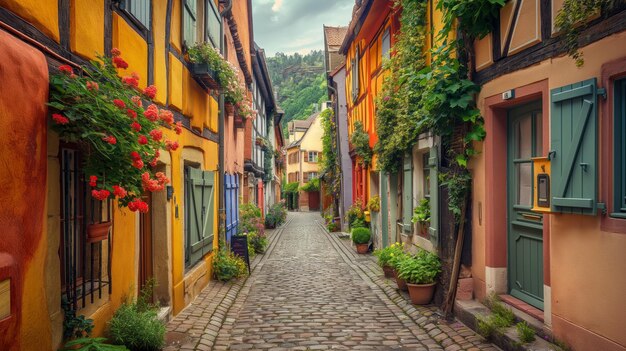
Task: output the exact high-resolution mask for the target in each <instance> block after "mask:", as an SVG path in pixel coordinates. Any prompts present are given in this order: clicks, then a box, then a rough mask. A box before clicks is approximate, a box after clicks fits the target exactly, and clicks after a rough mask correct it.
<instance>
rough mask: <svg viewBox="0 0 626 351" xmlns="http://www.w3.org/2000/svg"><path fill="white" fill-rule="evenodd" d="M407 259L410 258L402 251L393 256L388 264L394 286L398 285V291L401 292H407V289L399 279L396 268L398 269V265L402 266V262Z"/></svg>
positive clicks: (404, 283)
mask: <svg viewBox="0 0 626 351" xmlns="http://www.w3.org/2000/svg"><path fill="white" fill-rule="evenodd" d="M407 259H411V256H410V255H409V254H407V253H405V252H404V251H403V252H402V253H400V254H399V255H394V256H393V257H392V258H391V259H390V260H389V264H390V265H391V267H392V268H393V276H394V278H395V279H396V284H397V285H398V289H400V290H402V291H407V290H408V289H409V288H408V287H407V285H406V281H405V280H404V279H402V278H400V276H399V275H398V268H399V267H400V264H402V262H403V261H404V260H407Z"/></svg>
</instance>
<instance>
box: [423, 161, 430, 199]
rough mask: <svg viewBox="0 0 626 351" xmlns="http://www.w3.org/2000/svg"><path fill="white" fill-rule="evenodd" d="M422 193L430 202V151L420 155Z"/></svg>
mask: <svg viewBox="0 0 626 351" xmlns="http://www.w3.org/2000/svg"><path fill="white" fill-rule="evenodd" d="M421 157H422V193H423V196H424V198H425V199H429V200H430V164H429V159H430V149H428V150H426V151H425V152H424V153H423V154H422V155H421Z"/></svg>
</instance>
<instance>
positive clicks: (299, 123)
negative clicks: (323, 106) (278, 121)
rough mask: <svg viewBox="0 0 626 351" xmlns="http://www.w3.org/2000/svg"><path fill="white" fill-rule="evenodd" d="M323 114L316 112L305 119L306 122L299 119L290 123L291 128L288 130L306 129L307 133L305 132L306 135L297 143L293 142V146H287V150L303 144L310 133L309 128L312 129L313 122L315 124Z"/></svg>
mask: <svg viewBox="0 0 626 351" xmlns="http://www.w3.org/2000/svg"><path fill="white" fill-rule="evenodd" d="M320 113H321V112H315V113H314V114H312V115H310V116H309V118H307V119H305V120H301V119H297V120H294V121H291V122H289V126H288V130H289V131H291V130H292V127H293V128H302V129H306V131H305V132H304V134H303V135H302V137H301V138H300V139H298V140H296V141H293V142H291V144H289V145H287V149H290V148H292V147H295V146H298V145H300V144H301V143H302V140H304V137H305V136H306V134H307V132H308V131H309V127H311V124H313V122H315V119H316V118H317V117H318V116H319V115H320Z"/></svg>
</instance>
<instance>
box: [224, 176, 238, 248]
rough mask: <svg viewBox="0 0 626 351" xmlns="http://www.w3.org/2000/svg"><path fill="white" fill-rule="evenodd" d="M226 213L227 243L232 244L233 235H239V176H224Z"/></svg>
mask: <svg viewBox="0 0 626 351" xmlns="http://www.w3.org/2000/svg"><path fill="white" fill-rule="evenodd" d="M224 187H225V194H224V199H225V204H224V210H225V213H226V241H228V242H230V239H231V237H232V236H233V235H236V234H237V227H238V225H239V176H237V174H233V175H230V174H226V175H224Z"/></svg>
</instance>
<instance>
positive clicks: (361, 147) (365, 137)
mask: <svg viewBox="0 0 626 351" xmlns="http://www.w3.org/2000/svg"><path fill="white" fill-rule="evenodd" d="M350 142H351V143H352V146H353V147H354V152H356V154H357V156H359V158H360V160H359V162H360V163H361V164H362V165H363V166H365V167H367V166H369V165H370V164H371V163H372V149H371V148H370V135H369V134H367V132H366V131H365V130H364V129H363V124H362V123H361V122H360V121H356V122H354V131H353V132H352V136H351V137H350Z"/></svg>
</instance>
